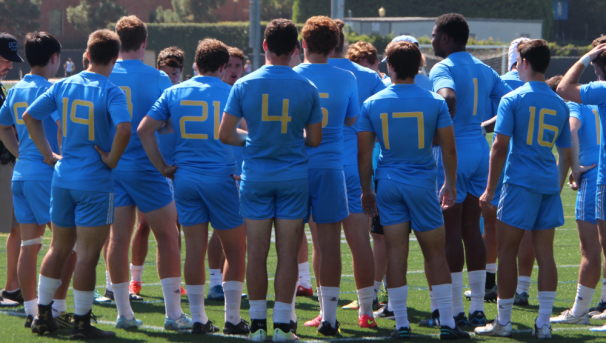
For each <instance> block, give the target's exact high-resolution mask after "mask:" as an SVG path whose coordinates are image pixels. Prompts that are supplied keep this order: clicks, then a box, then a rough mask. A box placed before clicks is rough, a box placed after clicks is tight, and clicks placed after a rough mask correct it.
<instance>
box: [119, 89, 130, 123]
mask: <svg viewBox="0 0 606 343" xmlns="http://www.w3.org/2000/svg"><path fill="white" fill-rule="evenodd" d="M120 89H121V90H122V91H124V95H126V106H127V107H128V113H130V119H133V98H132V93H131V91H130V87H126V86H120Z"/></svg>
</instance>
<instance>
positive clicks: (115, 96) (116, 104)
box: [107, 87, 130, 125]
mask: <svg viewBox="0 0 606 343" xmlns="http://www.w3.org/2000/svg"><path fill="white" fill-rule="evenodd" d="M108 100H109V101H108V104H107V109H108V112H109V115H110V117H111V118H112V121H113V122H114V125H118V124H120V123H126V122H128V123H130V112H128V106H127V105H126V95H124V92H122V90H120V88H118V87H113V88H112V89H111V90H110V91H109V92H108Z"/></svg>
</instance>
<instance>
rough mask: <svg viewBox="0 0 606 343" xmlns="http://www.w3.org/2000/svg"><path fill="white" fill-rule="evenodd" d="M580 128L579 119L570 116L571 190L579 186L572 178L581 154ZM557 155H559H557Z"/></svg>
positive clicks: (578, 164)
mask: <svg viewBox="0 0 606 343" xmlns="http://www.w3.org/2000/svg"><path fill="white" fill-rule="evenodd" d="M580 128H581V121H580V120H579V119H577V118H575V117H570V140H571V142H572V148H571V149H570V155H571V156H570V163H571V164H572V174H571V176H570V177H571V180H570V188H572V189H573V190H575V191H576V190H578V189H579V186H580V185H578V184H577V183H576V182H575V179H574V175H575V167H576V169H579V167H580V165H581V163H580V162H579V156H580V154H581V150H580V145H579V129H580ZM558 157H559V156H558ZM558 160H559V158H558ZM559 167H560V163H559V161H558V168H559ZM562 167H564V166H562ZM563 173H564V174H568V168H567V167H566V170H563Z"/></svg>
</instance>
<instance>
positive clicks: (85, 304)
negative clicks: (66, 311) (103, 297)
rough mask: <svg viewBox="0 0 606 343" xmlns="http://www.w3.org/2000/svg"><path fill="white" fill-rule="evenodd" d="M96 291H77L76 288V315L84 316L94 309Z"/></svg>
mask: <svg viewBox="0 0 606 343" xmlns="http://www.w3.org/2000/svg"><path fill="white" fill-rule="evenodd" d="M93 299H95V292H94V291H77V290H75V289H74V306H75V308H76V310H75V311H74V313H75V314H76V316H83V315H85V314H87V313H88V312H89V311H90V310H92V309H93Z"/></svg>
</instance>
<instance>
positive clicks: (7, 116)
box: [0, 94, 15, 126]
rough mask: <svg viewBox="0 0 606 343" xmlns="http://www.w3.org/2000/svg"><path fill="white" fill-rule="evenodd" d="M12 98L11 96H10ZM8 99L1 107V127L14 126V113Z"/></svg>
mask: <svg viewBox="0 0 606 343" xmlns="http://www.w3.org/2000/svg"><path fill="white" fill-rule="evenodd" d="M9 96H10V94H9ZM8 103H9V101H8V99H7V100H5V101H4V104H2V107H0V125H4V126H13V125H14V124H15V122H14V121H13V113H12V112H11V106H10V105H9V104H8Z"/></svg>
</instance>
